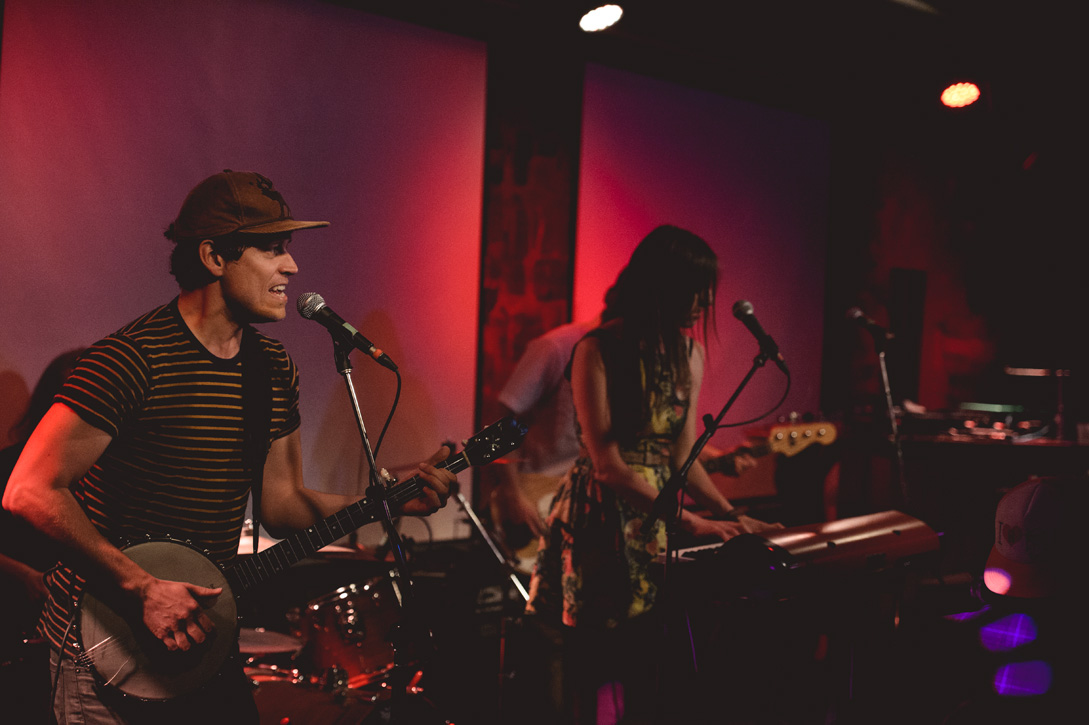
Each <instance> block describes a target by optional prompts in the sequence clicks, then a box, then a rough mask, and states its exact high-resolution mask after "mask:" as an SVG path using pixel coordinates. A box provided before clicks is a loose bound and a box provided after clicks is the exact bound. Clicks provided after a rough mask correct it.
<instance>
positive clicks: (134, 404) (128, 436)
mask: <svg viewBox="0 0 1089 725" xmlns="http://www.w3.org/2000/svg"><path fill="white" fill-rule="evenodd" d="M257 340H258V341H259V343H260V347H262V348H263V349H264V352H265V354H266V357H267V359H268V360H269V366H270V368H271V382H272V415H271V420H270V426H269V427H270V436H269V441H270V443H271V441H272V440H275V439H277V438H281V437H283V436H285V435H288V434H289V433H291V432H292V431H294V430H295V429H296V428H298V427H299V384H298V370H297V369H296V368H295V364H294V363H293V362H292V361H291V358H290V357H289V356H288V355H287V352H286V351H285V350H284V348H283V345H281V344H280V343H279V342H277V341H276V340H273V339H271V338H269V337H266V336H264V335H261V334H260V333H257ZM241 372H242V364H241V362H240V359H239V357H235V358H234V359H231V360H224V359H221V358H217V357H215V356H214V355H212V354H211V353H210V352H208V350H207V349H206V348H205V347H204V346H203V345H201V344H200V342H198V341H197V339H196V337H195V336H194V335H193V333H192V332H191V331H190V330H189V328H188V326H187V325H186V324H185V322H184V321H183V320H182V318H181V315H180V313H179V312H178V303H177V299H175V300H174V301H172V302H170V303H168V304H166V305H164V306H162V307H160V308H158V309H156V310H153V311H152V312H150V313H148V314H146V315H144V316H143V317H140V318H139V319H137V320H135V321H134V322H131V323H130V324H128V325H126V326H125V327H123V328H121V329H120V330H119V331H117V332H116V333H114V334H112V335H110V336H108V337H106V338H105V339H103V340H101V341H100V342H98V343H96V344H95V345H94V346H92V347H90V348H88V349H87V351H86V352H85V353H84V354H83V356H82V357H81V358H80V360H79V363H78V365H77V367H76V369H75V370H74V371H73V373H72V375H71V376H70V377H69V379H68V382H67V383H66V384H65V386H64V388H63V389H62V391H61V392H60V394H59V395H58V396H57V398H56V400H57V401H58V402H60V403H63V404H65V405H67V406H68V407H70V408H71V409H72V410H73V411H75V412H76V413H77V414H78V415H79V416H80V418H82V419H83V420H84V421H86V422H87V423H89V424H90V425H93V426H94V427H96V428H99V429H101V430H103V431H106V432H107V433H109V434H110V435H111V436H113V441H112V442H111V443H110V445H109V446H108V447H107V448H106V451H105V453H103V455H102V456H101V457H100V458H99V459H98V461H97V462H96V463H95V464H94V466H92V467H91V469H90V471H88V472H87V474H86V475H85V476H84V477H83V478H82V479H80V480H79V481H78V482H76V483H75V484H73V486H72V493H73V495H74V496H75V498H76V500H77V501H78V502H79V503H80V505H81V506H82V507H83V510H84V511H85V512H86V514H87V516H88V518H89V519H90V520H91V522H92V523H93V524H94V525H95V526H96V527H97V528H98V529H99V531H101V532H102V534H103V535H104V536H105V537H106V538H107V539H108V540H110V541H111V542H113V543H115V544H117V545H120V546H123V545H124V544H126V543H129V542H136V541H140V540H143V539H144V538H145V537H147V536H151V537H153V538H159V537H171V538H174V539H180V540H182V541H189V542H191V543H192V544H193V545H194V546H196V547H197V548H198V549H201V550H206V551H208V552H209V554H210V555H211V557H212V558H213V559H214V560H215V561H216V562H218V563H220V564H221V565H222V564H227V563H229V562H230V561H231V559H232V558H233V557H234V556H235V554H236V553H237V551H238V539H239V534H240V532H241V528H242V520H243V517H244V516H245V512H246V502H247V499H248V496H249V492H250V474H249V473H248V472H247V470H246V468H245V466H244V465H243V460H242V448H243V443H242V442H243V425H242V421H243V417H242V382H241V381H242V374H241ZM46 583H47V585H48V587H49V599H48V601H47V603H46V607H45V609H44V611H43V614H42V620H41V624H40V627H39V628H40V630H41V632H42V634H43V635H44V636H45V637H47V638H48V639H49V641H50V642H52V643H53V645H54V646H57V647H60V646H61V640H62V639H63V638H64V632H65V631H66V629H67V628H68V625H69V622H70V621H71V618H72V614H73V610H74V603H75V602H76V601H78V598H79V596H80V593H81V591H82V589H83V583H84V580H83V578H82V577H81V576H80V575H79V573H78V572H74V571H72V570H71V569H69V568H68V567H67V566H64V565H63V562H62V565H61V566H60V567H58V568H56V569H54V570H53V571H52V572H50V574H49V575H48V576H47V578H46ZM64 649H65V651H66V652H67V653H68V654H70V655H73V656H74V655H75V653H76V644H75V637H74V635H73V634H72V633H70V634H69V636H68V641H67V642H65V646H64Z"/></svg>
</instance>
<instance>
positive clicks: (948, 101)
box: [942, 83, 979, 108]
mask: <svg viewBox="0 0 1089 725" xmlns="http://www.w3.org/2000/svg"><path fill="white" fill-rule="evenodd" d="M978 100H979V86H977V85H976V84H975V83H954V84H952V85H951V86H949V87H948V88H946V89H945V90H944V91H942V103H943V104H945V105H946V106H948V107H949V108H964V107H965V106H970V105H972V104H973V103H975V102H976V101H978Z"/></svg>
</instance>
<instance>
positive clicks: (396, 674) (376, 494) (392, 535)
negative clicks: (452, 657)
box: [333, 339, 415, 722]
mask: <svg viewBox="0 0 1089 725" xmlns="http://www.w3.org/2000/svg"><path fill="white" fill-rule="evenodd" d="M354 349H355V348H354V347H353V346H352V345H350V344H346V343H345V342H341V341H340V340H339V339H334V340H333V356H334V358H335V360H336V367H337V372H338V373H340V374H341V375H343V376H344V383H345V385H346V386H347V389H348V397H349V398H350V400H351V404H352V412H353V414H354V415H355V422H356V426H357V427H358V428H359V437H360V439H361V441H362V444H363V451H364V453H365V454H366V456H367V463H368V465H369V466H370V485H369V486H368V487H367V490H366V493H365V496H366V498H367V500H368V501H381V502H382V506H381V507H380V510H381V520H382V525H383V526H384V527H385V530H386V538H387V541H388V543H389V548H390V551H392V552H393V559H394V563H393V570H392V571H390V572H389V573H390V576H391V577H392V578H393V580H394V581H393V584H394V591H395V592H396V593H397V595H398V599H399V604H400V606H401V611H402V612H407V613H408V614H409V615H410V616H409V617H407V619H411V617H412V616H414V615H415V610H414V607H413V601H412V580H411V578H409V574H408V564H407V562H406V561H405V553H404V543H403V542H402V540H401V535H400V533H399V532H398V531H397V527H396V526H395V525H394V523H393V514H392V513H391V512H390V508H389V499H388V498H387V496H386V494H387V487H386V484H385V483H384V482H383V481H382V479H381V477H380V476H379V475H378V466H377V464H376V463H375V459H374V451H373V449H372V448H371V443H370V440H369V439H368V437H367V427H366V425H364V423H363V413H362V412H361V411H360V409H359V399H358V398H357V397H356V394H355V386H354V385H353V384H352V375H351V373H352V364H351V361H350V360H349V354H350V353H351V352H352V350H354ZM410 625H411V622H410ZM406 636H412V635H406V634H405V631H404V627H403V626H402V625H400V624H397V625H395V626H394V633H393V634H392V635H391V639H392V644H393V670H392V673H391V675H390V680H391V682H392V687H391V690H392V692H391V695H390V701H389V713H390V722H395V718H394V713H395V712H397V711H398V709H399V708H400V705H401V704H402V703H403V702H404V701H405V697H406V695H407V694H408V683H409V680H410V678H411V676H412V674H413V673H411V672H408V673H406V671H405V667H406V665H407V662H406V658H407V652H408V650H409V648H408V646H407V642H406Z"/></svg>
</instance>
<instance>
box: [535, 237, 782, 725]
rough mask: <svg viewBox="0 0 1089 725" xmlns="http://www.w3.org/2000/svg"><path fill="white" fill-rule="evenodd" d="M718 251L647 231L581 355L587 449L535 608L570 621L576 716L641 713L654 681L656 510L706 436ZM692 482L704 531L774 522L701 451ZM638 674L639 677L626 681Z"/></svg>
mask: <svg viewBox="0 0 1089 725" xmlns="http://www.w3.org/2000/svg"><path fill="white" fill-rule="evenodd" d="M717 285H718V259H717V257H716V255H715V253H714V251H712V249H711V248H710V246H709V245H708V244H707V242H705V241H704V240H703V239H701V238H700V237H698V236H697V235H695V234H693V233H692V232H689V231H686V230H684V229H680V228H678V227H674V226H661V227H658V228H657V229H655V230H653V231H652V232H651V233H650V234H648V235H647V236H646V237H645V238H644V239H643V240H642V241H641V242H640V243H639V246H638V247H637V248H636V249H635V251H634V252H633V253H632V256H631V259H630V260H629V262H628V264H627V266H625V268H624V269H623V270H622V271H621V272H620V274H619V276H618V277H617V280H616V282H615V283H614V284H613V286H612V287H611V288H610V289H609V291H608V292H607V293H606V296H605V311H604V313H603V315H602V323H601V325H600V326H599V327H598V328H596V329H595V330H593V331H592V332H590V333H589V334H588V335H587V336H586V337H584V338H583V339H582V340H581V341H580V342H579V343H578V344H577V345H576V346H575V350H574V353H573V354H572V358H571V366H570V377H571V387H572V392H573V395H574V402H575V411H576V418H577V427H578V432H579V439H580V443H581V445H582V451H581V454H580V457H579V460H578V461H577V462H576V463H575V465H574V467H573V468H572V470H571V471H570V472H569V473H568V475H567V476H566V477H565V479H564V481H563V483H562V484H561V487H560V490H559V492H558V493H557V495H556V498H555V499H554V501H553V504H552V508H551V512H550V514H549V517H548V521H547V525H548V532H547V534H546V535H545V536H544V537H542V541H541V546H540V550H539V553H538V560H537V566H536V568H535V570H534V574H533V578H532V581H531V589H530V602H529V605H528V611H529V612H530V613H535V614H538V615H540V617H541V618H543V619H544V620H545V621H548V620H550V619H551V620H553V621H554V620H556V619H557V617H558V620H559V621H561V622H562V624H563V625H564V627H562V630H563V639H564V647H565V651H566V652H565V662H564V680H565V682H564V687H565V700H566V703H567V706H568V708H569V709H570V710H572V712H569V713H567V716H568V717H570V718H572V719H573V720H575V721H577V722H596V721H605V722H607V721H611V720H614V719H619V717H620V716H621V715H623V714H624V712H625V711H626V712H627V715H628V716H629V718H630V717H631V716H637V715H638V711H639V710H640V709H641V708H643V707H645V703H640V702H639V701H640V698H641V697H642V698H644V699H645V698H646V696H647V695H650V694H651V691H652V690H653V687H652V686H651V683H652V682H653V680H652V679H651V676H650V673H649V671H648V668H649V667H651V666H652V665H653V662H652V661H651V658H650V657H648V656H647V655H646V654H643V655H640V653H646V652H649V651H650V650H651V649H653V648H650V647H648V642H649V641H650V640H651V639H652V638H653V636H654V632H655V630H656V627H657V621H656V618H653V617H649V616H647V615H648V614H649V613H651V612H652V610H653V609H654V604H655V599H656V597H657V594H658V587H657V586H656V583H655V582H654V581H653V578H652V577H651V576H650V571H649V569H650V564H651V562H652V561H653V560H654V559H655V558H656V557H657V556H658V554H659V552H664V550H665V546H666V530H665V525H664V523H663V522H662V521H660V520H659V521H656V522H655V523H654V524H653V525H651V526H647V525H646V524H647V520H648V513H649V512H650V510H651V507H652V505H653V503H654V501H655V499H656V498H657V496H658V493H659V491H660V490H661V489H662V487H663V486H664V485H665V483H666V482H667V481H668V480H669V478H670V476H671V474H672V473H673V471H674V470H676V469H677V468H679V467H680V466H681V465H682V464H683V462H684V461H685V460H686V459H687V457H688V455H689V453H690V452H691V450H692V446H693V444H694V443H695V442H696V439H697V437H698V433H697V431H696V415H695V414H696V406H697V404H698V400H699V391H700V384H701V383H702V380H703V371H704V359H705V351H704V346H703V344H702V343H701V342H700V341H699V340H698V339H696V338H697V337H699V338H703V339H706V332H707V329H708V325H709V322H710V321H711V320H713V308H714V300H715V291H716V287H717ZM688 493H689V494H690V496H691V497H692V498H693V499H694V500H695V501H696V503H697V504H699V506H700V507H702V509H705V510H706V511H708V512H709V513H710V516H709V517H704V516H701V515H699V514H696V513H693V512H692V511H688V510H685V511H683V513H682V515H681V519H680V525H681V527H682V529H683V530H684V531H685V532H687V533H688V534H691V535H693V536H695V537H719V538H721V539H723V540H726V539H729V538H731V537H733V536H736V535H738V534H741V533H745V532H747V531H748V532H754V531H759V530H762V529H764V528H766V527H767V526H768V524H764V523H762V522H759V521H756V520H754V519H751V518H748V517H744V516H734V514H733V513H732V509H733V506H732V505H731V504H730V502H729V501H728V500H727V499H726V498H725V496H723V495H722V493H721V492H720V491H719V490H718V489H717V488H716V487H715V485H714V484H713V483H712V481H711V479H710V477H709V476H708V474H707V472H706V471H705V470H704V469H703V467H702V466H701V465H700V464H699V463H698V462H697V463H695V464H694V465H693V466H692V467H691V468H690V469H689V471H688ZM625 683H627V686H626V687H625Z"/></svg>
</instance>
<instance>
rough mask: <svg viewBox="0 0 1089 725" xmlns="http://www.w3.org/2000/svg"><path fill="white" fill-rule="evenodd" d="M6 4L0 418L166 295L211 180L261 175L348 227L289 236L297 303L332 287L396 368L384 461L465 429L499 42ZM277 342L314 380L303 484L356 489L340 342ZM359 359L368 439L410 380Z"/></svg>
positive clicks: (311, 327)
mask: <svg viewBox="0 0 1089 725" xmlns="http://www.w3.org/2000/svg"><path fill="white" fill-rule="evenodd" d="M4 6H5V17H4V26H3V33H4V35H3V46H2V52H3V56H2V59H0V218H2V219H3V220H4V225H3V230H2V232H0V235H2V236H0V255H2V256H0V289H2V290H3V299H4V302H3V305H4V310H3V316H2V319H3V323H2V324H0V381H2V382H3V387H2V388H0V395H2V396H3V397H4V401H3V402H4V406H3V407H9V406H12V405H14V406H16V407H17V406H18V405H19V403H20V401H21V399H23V398H25V395H26V389H27V388H29V387H32V386H33V385H34V383H35V382H36V381H37V379H38V376H39V375H40V374H41V372H42V370H43V369H44V368H45V366H46V364H47V363H48V361H49V360H50V359H51V358H52V357H53V356H54V355H56V354H57V353H59V352H61V351H62V350H66V349H69V348H72V347H76V346H80V345H87V344H90V343H91V342H94V341H95V340H96V339H98V338H99V337H101V336H102V335H104V334H107V333H109V332H111V331H113V330H115V329H116V328H118V327H119V326H120V325H122V324H124V323H126V322H127V321H129V320H130V319H132V318H134V317H136V316H137V315H138V314H140V313H142V312H144V311H145V310H147V309H149V308H150V307H152V306H154V305H156V304H159V303H161V302H164V301H166V300H168V299H170V298H171V297H172V296H173V295H174V294H175V293H176V286H175V284H174V280H173V279H172V278H171V277H170V275H169V273H168V271H167V257H168V254H169V244H168V243H167V242H166V241H165V240H164V239H163V238H162V236H161V234H162V230H163V229H164V228H165V227H166V225H167V224H168V223H169V221H170V220H171V219H172V218H173V216H174V215H175V214H176V213H177V210H178V207H179V206H180V204H181V201H182V199H183V198H184V196H185V194H186V192H187V191H188V190H189V189H190V188H191V187H192V186H193V185H194V184H195V183H196V182H197V181H199V180H200V179H202V178H204V177H205V176H207V175H209V174H212V173H215V172H216V171H219V170H221V169H224V168H232V169H250V170H256V171H261V172H262V173H264V174H266V175H268V176H269V177H270V178H272V179H273V181H274V182H275V183H276V185H277V187H278V188H279V189H280V190H281V191H282V192H283V193H284V195H285V196H286V197H287V199H288V201H289V202H290V204H291V206H292V209H293V211H294V212H295V214H296V216H297V217H299V218H309V219H326V220H329V221H330V222H332V225H331V226H330V227H329V228H328V229H322V230H315V231H310V232H301V233H299V234H298V235H297V236H296V239H295V242H296V243H295V245H294V246H293V250H292V251H293V253H294V255H295V258H296V261H297V262H298V263H299V266H300V274H299V275H298V276H297V277H296V279H295V280H293V282H292V285H291V287H290V289H289V294H290V295H291V296H292V297H293V298H294V297H295V296H297V295H298V294H300V293H302V292H306V291H315V292H319V293H321V294H322V295H323V296H324V297H325V299H326V301H327V302H328V303H329V305H330V306H331V307H333V308H334V309H335V310H337V312H339V313H340V315H341V316H343V317H344V318H346V319H347V320H348V321H350V322H352V323H353V324H354V325H356V326H357V327H358V328H359V329H360V330H362V331H364V333H365V334H367V335H368V337H370V338H371V339H372V340H374V341H375V342H376V343H377V344H378V345H380V346H381V347H383V348H384V349H385V350H387V352H389V354H390V355H391V356H392V357H393V358H394V359H395V360H396V361H397V363H398V365H399V366H400V369H401V372H402V375H403V378H404V390H403V393H402V399H401V404H400V407H399V409H398V411H397V414H396V417H395V419H394V422H393V424H392V427H391V428H390V432H389V433H388V435H387V439H386V442H385V444H384V445H383V449H382V450H381V451H380V455H379V463H380V464H381V465H385V466H387V467H389V468H391V469H392V468H395V467H398V466H400V465H402V464H406V463H414V462H416V461H419V460H422V459H423V458H424V457H425V456H426V455H428V454H429V453H431V452H432V451H433V450H434V449H435V448H436V447H437V446H438V444H439V443H440V442H441V441H442V440H445V439H455V440H460V439H462V438H465V437H467V436H469V435H471V434H472V432H473V431H472V430H471V425H472V420H473V388H474V370H475V344H476V318H477V314H476V306H477V287H478V265H479V260H478V249H479V240H480V208H481V189H482V184H483V180H482V170H483V135H484V90H485V54H484V46H483V44H481V43H479V42H475V41H470V40H466V39H464V38H460V37H456V36H451V35H447V34H443V33H438V32H434V31H430V30H426V29H422V28H419V27H415V26H411V25H407V24H403V23H398V22H394V21H390V20H385V19H381V18H377V17H374V16H371V15H367V14H364V13H361V12H358V11H354V10H350V9H346V8H341V7H335V6H333V5H331V4H327V3H321V2H299V1H291V2H288V1H286V0H272V1H264V2H260V1H258V0H232V1H230V2H223V1H222V0H215V1H212V0H194V1H191V2H185V3H146V2H140V1H138V0H129V1H118V0H113V1H111V2H105V1H87V2H35V1H33V0H9V1H8V2H6V3H5V4H4ZM265 331H266V332H268V333H269V334H271V335H273V336H275V337H277V338H279V339H281V340H283V341H284V343H285V344H286V345H287V347H288V350H289V351H290V352H291V353H292V355H293V356H294V358H295V360H296V361H297V362H298V364H299V367H300V370H301V374H302V380H303V411H302V412H303V420H304V424H303V425H304V429H303V430H304V433H303V444H304V453H305V475H306V479H307V483H308V485H311V486H313V487H315V488H320V489H325V490H338V491H354V490H360V488H361V486H362V485H363V483H364V482H362V481H360V480H359V479H360V471H361V465H360V464H361V459H362V455H361V447H360V445H359V435H358V433H357V431H356V426H355V423H354V422H353V418H352V415H351V409H350V407H349V402H348V398H347V393H346V391H345V387H344V382H343V379H342V378H341V376H340V375H338V374H337V372H336V370H335V368H334V365H333V361H332V352H331V343H330V341H329V337H328V335H327V333H326V332H325V331H324V330H322V329H321V328H320V327H319V326H317V325H316V324H314V323H312V322H308V321H306V320H303V319H302V318H301V317H299V316H298V315H297V314H295V312H294V311H292V312H290V313H289V316H288V319H287V320H286V321H284V322H281V323H277V324H275V325H269V326H266V327H265ZM357 357H358V358H359V359H358V360H357V365H358V369H357V370H356V371H355V372H354V374H353V377H354V380H355V384H356V387H357V389H358V390H359V392H360V398H361V401H360V402H361V407H362V408H363V413H364V420H365V423H366V426H367V429H368V432H369V433H370V436H371V439H372V441H373V442H375V443H376V442H377V438H378V434H379V432H380V430H381V427H382V423H383V422H384V419H385V415H386V413H387V412H388V410H389V407H390V405H391V403H392V401H393V393H394V390H395V379H394V377H393V375H392V374H391V373H389V372H387V371H385V370H384V369H382V368H377V366H375V365H373V364H371V363H370V362H369V361H368V360H366V358H362V357H359V356H358V355H357ZM0 422H5V421H0ZM5 430H6V428H5ZM0 433H2V431H0ZM463 477H464V478H465V481H466V484H468V481H469V476H468V475H464V476H463ZM457 514H458V512H456V511H454V509H453V508H452V507H451V508H448V509H446V510H444V511H443V512H441V513H440V514H439V515H437V516H435V517H433V518H432V520H430V521H428V522H427V523H428V524H430V526H431V528H432V533H433V534H434V536H435V537H436V538H452V537H455V538H456V537H462V536H466V535H468V530H467V529H466V528H465V527H464V526H463V525H462V524H460V523H458V518H459V516H458V515H457ZM417 525H419V524H417ZM370 528H372V529H373V528H376V527H370ZM406 533H409V532H406ZM411 533H412V534H413V535H416V536H418V537H421V538H423V537H426V536H427V535H428V532H426V531H424V530H423V529H421V530H420V531H415V532H411ZM378 534H379V535H380V532H378Z"/></svg>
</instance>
